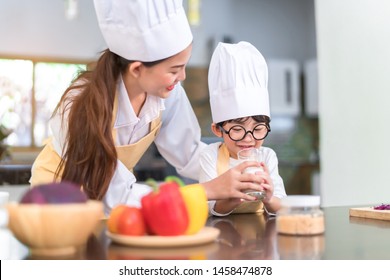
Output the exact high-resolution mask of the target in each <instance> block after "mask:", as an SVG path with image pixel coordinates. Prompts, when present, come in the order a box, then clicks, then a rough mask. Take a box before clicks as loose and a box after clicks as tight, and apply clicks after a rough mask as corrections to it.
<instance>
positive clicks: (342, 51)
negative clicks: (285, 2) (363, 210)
mask: <svg viewBox="0 0 390 280" xmlns="http://www.w3.org/2000/svg"><path fill="white" fill-rule="evenodd" d="M315 11H316V20H317V38H318V40H317V47H318V49H317V55H318V66H319V97H320V104H319V107H320V158H321V194H322V204H323V206H337V205H360V204H368V205H372V204H377V203H390V183H389V174H390V164H389V156H390V145H389V138H390V130H389V127H390V126H389V123H390V110H389V104H390V83H389V78H390V16H389V15H390V1H388V0H359V1H356V0H316V1H315Z"/></svg>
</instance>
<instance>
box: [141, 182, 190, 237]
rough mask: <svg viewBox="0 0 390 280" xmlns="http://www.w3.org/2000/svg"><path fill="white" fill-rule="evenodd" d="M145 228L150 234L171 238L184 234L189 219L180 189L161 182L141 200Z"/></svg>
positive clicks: (171, 183) (174, 183)
mask: <svg viewBox="0 0 390 280" xmlns="http://www.w3.org/2000/svg"><path fill="white" fill-rule="evenodd" d="M141 205H142V207H141V209H142V213H143V215H144V219H145V223H146V227H147V229H148V231H150V233H151V234H155V235H161V236H173V235H182V234H185V232H186V230H187V227H188V225H189V217H188V213H187V208H186V204H185V201H184V199H183V196H182V194H181V192H180V187H179V185H178V184H177V183H176V182H163V183H161V184H160V185H159V187H158V189H154V190H153V191H152V192H150V193H149V194H147V195H145V196H144V197H142V199H141Z"/></svg>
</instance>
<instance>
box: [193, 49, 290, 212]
mask: <svg viewBox="0 0 390 280" xmlns="http://www.w3.org/2000/svg"><path fill="white" fill-rule="evenodd" d="M208 83H209V92H210V106H211V113H212V119H213V123H212V125H211V129H212V131H213V133H214V134H215V135H216V136H217V137H221V138H222V139H223V142H217V143H212V144H210V145H209V146H208V147H206V148H205V149H204V150H203V152H202V154H201V157H200V163H201V172H200V178H199V182H200V183H202V182H204V181H208V180H210V179H213V178H215V177H217V176H219V175H220V174H222V173H224V172H225V171H227V170H228V169H230V168H232V167H234V166H235V165H237V164H238V163H239V160H238V159H237V153H238V152H239V151H240V150H242V149H248V148H257V149H261V150H262V153H263V160H264V162H262V164H261V165H262V167H263V170H264V171H263V172H262V171H259V172H257V173H256V174H257V175H258V176H261V178H262V181H263V183H262V184H261V187H262V188H263V191H264V193H265V195H264V198H263V199H262V200H258V201H256V202H252V201H251V202H248V201H242V200H240V199H233V198H230V199H224V200H217V201H215V200H214V201H209V207H210V213H211V214H212V215H216V216H225V215H229V214H230V213H243V212H259V211H263V206H264V208H265V210H266V212H268V213H275V212H276V211H277V210H278V209H279V208H280V198H282V197H284V196H286V191H285V188H284V184H283V180H282V178H281V177H280V175H279V171H278V159H277V156H276V154H275V152H274V151H273V150H272V149H270V148H266V147H262V145H263V142H264V139H265V138H266V137H267V135H268V133H269V132H270V131H271V129H270V110H269V99H268V89H267V83H268V68H267V64H266V62H265V59H264V57H263V56H262V55H261V53H260V52H259V51H258V50H257V49H256V48H255V47H254V46H253V45H251V44H250V43H248V42H240V43H238V44H226V43H219V44H218V46H217V48H216V49H215V51H214V53H213V56H212V58H211V62H210V67H209V77H208ZM248 191H250V190H248Z"/></svg>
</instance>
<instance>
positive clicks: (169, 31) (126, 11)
mask: <svg viewBox="0 0 390 280" xmlns="http://www.w3.org/2000/svg"><path fill="white" fill-rule="evenodd" d="M94 2H95V10H96V15H97V19H98V22H99V26H100V30H101V32H102V34H103V37H104V39H105V41H106V44H107V46H108V48H109V49H110V50H111V51H112V52H114V53H116V54H117V55H119V56H122V57H124V58H126V59H128V60H136V61H143V62H150V61H157V60H160V59H164V58H167V57H170V56H172V55H175V54H177V53H179V52H181V51H182V50H184V49H185V48H187V47H188V46H189V45H190V44H191V42H192V32H191V28H190V26H189V23H188V20H187V17H186V13H185V11H184V8H183V6H182V0H94Z"/></svg>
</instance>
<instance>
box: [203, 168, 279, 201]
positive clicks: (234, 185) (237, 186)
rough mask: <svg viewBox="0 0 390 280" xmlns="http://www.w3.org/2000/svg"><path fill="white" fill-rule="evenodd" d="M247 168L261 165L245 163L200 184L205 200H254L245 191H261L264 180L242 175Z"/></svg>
mask: <svg viewBox="0 0 390 280" xmlns="http://www.w3.org/2000/svg"><path fill="white" fill-rule="evenodd" d="M248 167H261V164H260V163H259V162H256V161H245V162H243V163H240V164H239V165H237V166H235V167H233V168H231V169H229V170H228V171H226V172H225V173H223V174H222V175H220V176H218V177H217V178H215V179H213V180H210V181H208V182H204V183H202V185H203V186H204V188H205V189H206V194H207V199H209V200H219V199H227V198H239V199H244V200H255V199H256V198H255V197H253V196H250V195H248V194H246V193H245V191H247V190H253V191H261V190H263V188H264V187H262V186H261V184H262V183H263V182H264V179H263V178H262V176H258V175H256V174H250V173H244V170H245V169H246V168H248ZM272 190H273V189H272ZM272 192H273V191H272Z"/></svg>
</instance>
